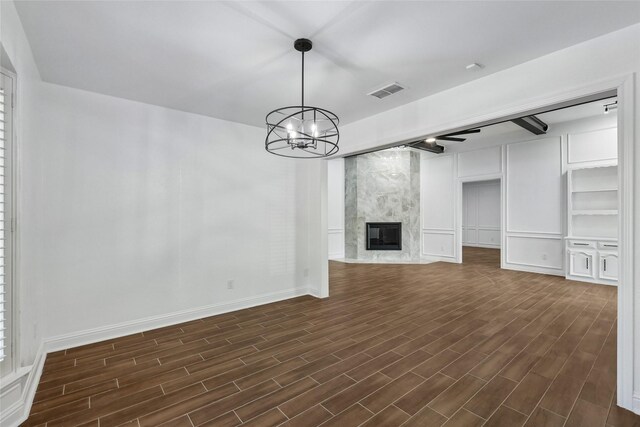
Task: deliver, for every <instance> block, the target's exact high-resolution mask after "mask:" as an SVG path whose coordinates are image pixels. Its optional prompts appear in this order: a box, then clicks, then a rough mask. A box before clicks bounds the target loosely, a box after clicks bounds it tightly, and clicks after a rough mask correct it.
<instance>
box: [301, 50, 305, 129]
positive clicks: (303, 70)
mask: <svg viewBox="0 0 640 427" xmlns="http://www.w3.org/2000/svg"><path fill="white" fill-rule="evenodd" d="M301 92H302V105H301V107H302V121H304V52H302V91H301Z"/></svg>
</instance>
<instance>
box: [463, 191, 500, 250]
mask: <svg viewBox="0 0 640 427" xmlns="http://www.w3.org/2000/svg"><path fill="white" fill-rule="evenodd" d="M500 193H501V187H500V181H479V182H467V183H465V184H463V185H462V245H463V246H475V247H482V248H500V240H501V238H500V210H501V204H500Z"/></svg>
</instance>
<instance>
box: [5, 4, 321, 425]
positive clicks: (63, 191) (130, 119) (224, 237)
mask: <svg viewBox="0 0 640 427" xmlns="http://www.w3.org/2000/svg"><path fill="white" fill-rule="evenodd" d="M2 43H3V46H4V47H5V49H6V51H7V54H8V55H9V57H10V58H11V60H12V62H13V65H14V66H15V68H16V71H17V74H18V79H17V81H18V88H19V89H18V97H17V103H18V106H19V110H18V114H17V117H18V119H19V120H20V123H19V125H18V126H17V128H18V130H19V134H18V147H19V150H20V162H19V165H18V167H19V169H20V171H21V182H20V189H19V192H18V195H19V204H20V212H19V214H20V217H19V224H18V231H19V233H20V248H19V249H20V252H19V266H18V272H19V276H20V277H19V278H20V282H19V284H18V287H19V291H20V299H21V304H20V306H19V309H20V318H19V325H20V338H19V345H20V350H21V351H20V359H21V360H20V362H21V363H20V365H21V366H25V367H27V366H28V365H30V364H32V363H34V361H35V360H36V359H35V358H36V355H37V354H41V353H38V348H39V346H40V345H41V344H42V343H43V342H46V343H47V345H49V346H50V347H49V348H50V349H51V348H54V349H55V348H58V347H66V346H69V345H75V344H82V343H86V342H88V341H93V340H96V339H101V338H106V337H109V336H117V335H122V334H126V333H130V332H133V331H137V330H144V329H148V328H149V327H150V326H154V325H162V324H169V323H175V322H177V321H180V320H182V319H185V318H190V317H192V318H196V317H202V316H204V315H207V314H213V313H215V312H218V311H221V310H233V309H237V308H241V307H245V306H252V305H255V304H260V303H264V302H269V301H273V300H278V299H284V298H290V297H292V296H295V295H301V294H307V293H312V294H313V295H317V296H326V294H327V293H328V275H327V262H326V253H327V251H326V230H327V226H326V223H324V224H323V220H324V218H323V215H322V212H323V211H325V210H326V205H327V202H326V188H324V184H323V183H324V182H325V180H326V176H327V175H326V162H324V161H321V160H305V161H296V160H291V159H284V158H279V157H276V156H273V155H270V154H268V153H266V151H265V150H264V149H263V148H262V147H263V140H264V130H263V129H261V128H257V127H251V126H246V125H241V124H237V123H231V122H226V121H222V120H217V119H213V118H209V117H204V116H198V115H195V114H189V113H184V112H179V111H175V110H170V109H166V108H161V107H156V106H151V105H146V104H142V103H137V102H132V101H128V100H124V99H119V98H113V97H108V96H104V95H99V94H95V93H91V92H86V91H81V90H76V89H71V88H67V87H62V86H57V85H52V84H49V83H44V82H42V81H41V80H40V78H39V76H38V74H37V69H36V68H35V66H34V65H33V59H32V57H31V52H30V50H29V47H28V43H27V42H26V38H25V37H24V34H23V33H22V28H21V26H20V23H19V19H18V17H17V14H16V13H15V8H14V5H13V3H10V2H2ZM311 243H312V244H311ZM229 280H233V289H228V281H229ZM16 309H17V308H16ZM39 360H42V359H39ZM25 369H26V371H25V372H33V371H35V370H36V369H37V366H36V368H35V369H30V368H25ZM25 377H26V376H25ZM35 382H36V384H37V377H36V379H35ZM4 385H5V383H3V386H4ZM13 390H16V389H13ZM34 390H35V389H34ZM0 395H1V396H0V397H2V406H3V417H4V416H5V414H6V413H7V412H6V411H4V408H7V407H8V406H9V405H10V404H11V403H10V402H9V401H8V400H7V399H5V397H7V396H8V394H7V395H5V394H4V389H3V390H1V391H0ZM16 396H18V397H19V396H20V393H14V392H13V391H12V394H11V397H12V398H13V397H16ZM22 399H23V401H25V399H28V396H26V395H25V394H23V395H22ZM25 402H26V401H25ZM27 406H28V405H27ZM21 410H22V408H17V411H16V412H12V413H15V414H18V415H19V411H21ZM27 410H28V407H27ZM4 421H5V420H4V419H3V425H4ZM7 422H9V421H7Z"/></svg>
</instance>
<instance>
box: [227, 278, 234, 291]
mask: <svg viewBox="0 0 640 427" xmlns="http://www.w3.org/2000/svg"><path fill="white" fill-rule="evenodd" d="M233 286H234V281H233V280H227V289H233Z"/></svg>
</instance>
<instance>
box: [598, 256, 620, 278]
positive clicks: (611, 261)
mask: <svg viewBox="0 0 640 427" xmlns="http://www.w3.org/2000/svg"><path fill="white" fill-rule="evenodd" d="M599 273H600V278H601V279H606V280H613V281H617V280H618V254H615V253H606V252H600V272H599Z"/></svg>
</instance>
